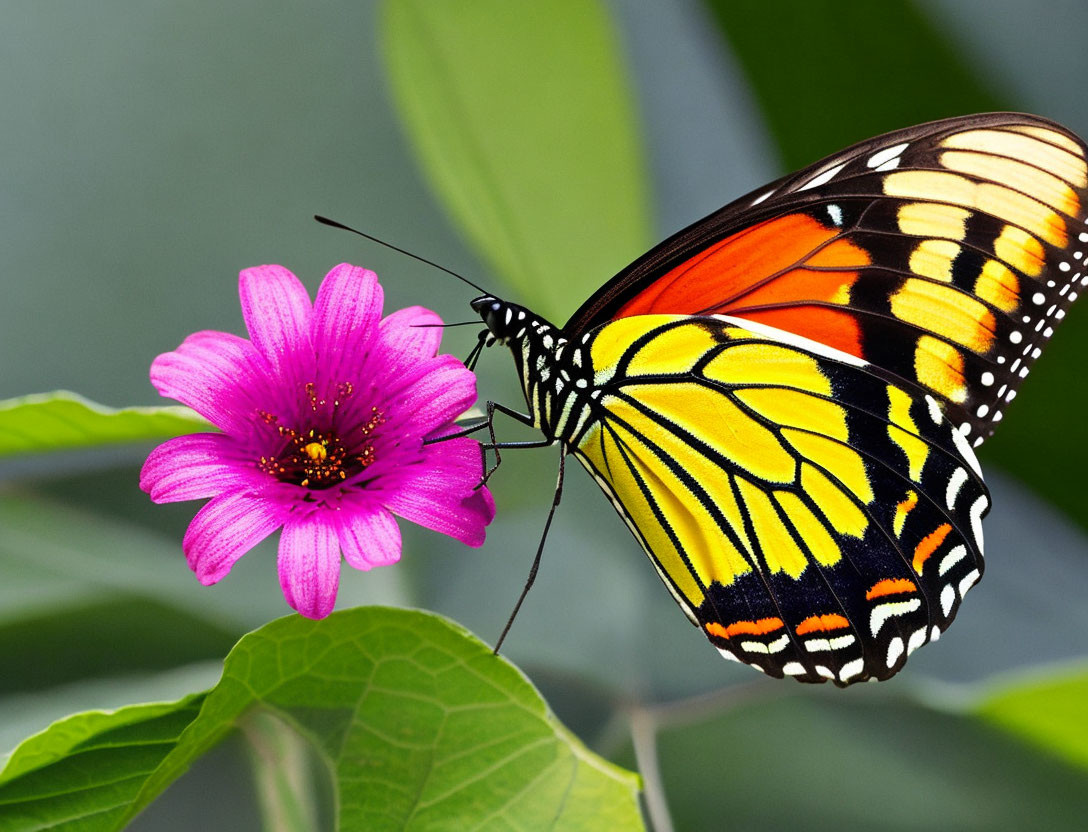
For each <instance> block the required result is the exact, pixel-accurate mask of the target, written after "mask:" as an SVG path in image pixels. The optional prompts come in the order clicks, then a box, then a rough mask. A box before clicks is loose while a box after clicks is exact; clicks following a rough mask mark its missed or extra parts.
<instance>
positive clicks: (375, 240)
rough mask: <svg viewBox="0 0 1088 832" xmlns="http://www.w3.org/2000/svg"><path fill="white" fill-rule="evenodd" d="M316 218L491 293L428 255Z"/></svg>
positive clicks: (315, 216) (318, 215) (324, 218)
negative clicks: (428, 257) (420, 254)
mask: <svg viewBox="0 0 1088 832" xmlns="http://www.w3.org/2000/svg"><path fill="white" fill-rule="evenodd" d="M314 219H315V220H317V221H318V222H319V223H321V224H322V225H328V226H330V227H332V228H339V229H340V230H341V231H350V232H351V233H352V234H358V235H359V236H360V237H365V238H366V239H368V240H370V241H371V242H373V243H377V244H378V245H380V246H385V247H386V248H391V249H393V251H396V252H399V253H401V254H403V255H405V256H406V257H411V258H412V259H413V260H418V261H419V262H420V263H426V264H427V265H428V266H433V267H434V268H436V269H438V270H439V271H443V272H445V273H446V274H448V275H452V276H453V277H456V278H457V279H458V280H460V281H461V282H462V283H467V284H468V285H469V286H471V287H472V288H473V289H475V290H476V291H477V292H479V293H480V294H481V295H489V294H491V293H490V292H488V291H487V290H486V289H483V288H481V287H479V286H477V285H476V284H475V283H473V282H472V281H471V280H469V279H468V278H467V277H464V276H463V275H459V274H458V273H457V272H455V271H453V270H452V269H447V268H446V267H445V266H440V265H439V264H438V263H435V262H434V261H433V260H428V259H427V258H426V257H420V256H419V255H418V254H412V252H410V251H405V250H404V249H402V248H401V247H400V246H395V245H393V244H392V243H387V242H386V241H385V240H379V239H378V238H377V237H375V236H373V235H371V234H367V233H365V232H363V231H360V230H359V229H357V228H352V227H351V226H350V225H344V224H343V223H342V222H337V221H336V220H330V219H329V218H328V217H323V216H321V215H320V214H314Z"/></svg>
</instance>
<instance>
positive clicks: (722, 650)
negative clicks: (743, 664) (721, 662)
mask: <svg viewBox="0 0 1088 832" xmlns="http://www.w3.org/2000/svg"><path fill="white" fill-rule="evenodd" d="M718 652H719V653H721V654H722V658H723V659H729V661H731V662H739V661H740V659H738V658H737V657H736V656H734V655H733V654H732V653H730V652H729V651H728V650H726V649H725V648H724V647H719V648H718Z"/></svg>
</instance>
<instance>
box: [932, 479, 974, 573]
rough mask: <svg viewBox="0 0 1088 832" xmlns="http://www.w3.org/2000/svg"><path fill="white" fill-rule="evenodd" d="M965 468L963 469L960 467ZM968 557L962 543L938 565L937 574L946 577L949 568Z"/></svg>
mask: <svg viewBox="0 0 1088 832" xmlns="http://www.w3.org/2000/svg"><path fill="white" fill-rule="evenodd" d="M960 470H963V469H960ZM965 557H967V547H966V546H964V545H963V544H962V543H961V544H960V545H959V546H957V547H956V548H954V549H953V550H952V551H951V552H949V553H948V554H947V555H945V556H944V558H942V559H941V565H940V566H939V567H937V574H938V575H940V576H941V577H944V576H945V575H946V574H947V573H948V570H949V569H951V568H952V567H953V566H955V565H956V564H957V563H959V562H960V561H961V560H963V559H964V558H965Z"/></svg>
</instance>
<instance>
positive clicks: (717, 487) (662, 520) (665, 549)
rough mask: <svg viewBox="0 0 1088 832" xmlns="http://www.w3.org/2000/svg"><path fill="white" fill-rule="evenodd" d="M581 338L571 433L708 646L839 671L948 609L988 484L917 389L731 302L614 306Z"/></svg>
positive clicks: (908, 642)
mask: <svg viewBox="0 0 1088 832" xmlns="http://www.w3.org/2000/svg"><path fill="white" fill-rule="evenodd" d="M583 341H584V344H585V346H584V347H583V348H582V353H583V354H588V355H589V356H590V357H591V362H592V369H593V372H594V379H595V387H594V390H593V396H594V404H593V407H592V418H590V419H588V420H587V421H586V426H585V428H584V429H583V430H582V432H581V433H580V435H578V436H577V437H575V438H574V440H573V443H572V444H573V450H574V452H575V454H576V455H577V456H578V458H579V459H580V460H581V461H582V463H583V464H584V465H585V466H586V468H587V469H588V470H589V471H590V473H591V474H592V475H593V476H594V478H595V479H596V480H597V482H598V483H599V484H600V485H601V487H602V488H603V489H604V491H605V492H606V494H608V496H609V497H610V499H611V500H612V501H613V503H614V505H615V506H616V508H617V510H618V511H619V512H620V514H621V515H622V516H623V517H624V518H625V520H626V521H627V523H628V525H629V526H630V528H631V530H632V531H633V532H634V534H635V537H636V538H637V539H638V540H639V541H640V543H641V544H642V546H643V548H644V549H645V550H646V552H647V553H648V554H649V556H650V559H651V560H652V561H653V563H654V564H655V566H656V567H657V569H658V572H659V574H660V575H661V577H662V580H663V581H664V582H665V584H666V585H667V586H668V587H669V589H670V590H671V591H672V593H673V596H674V597H675V598H676V600H677V602H678V603H679V604H680V606H681V607H682V608H683V609H684V610H685V611H686V612H687V614H688V616H689V618H690V619H691V620H692V621H693V623H695V624H697V625H698V626H699V627H700V628H701V629H702V630H703V632H704V633H705V634H706V636H707V637H708V638H709V639H710V641H711V642H712V643H713V644H714V646H715V647H717V648H718V649H719V650H720V651H721V653H722V655H723V656H725V657H726V658H731V659H736V660H739V661H742V662H746V663H748V664H751V665H753V666H755V667H757V668H759V669H761V670H763V671H764V672H766V673H768V674H770V675H772V676H778V677H781V676H783V675H789V676H794V677H795V678H797V679H800V680H802V681H809V682H819V681H824V680H828V679H829V680H832V681H834V682H835V683H836V684H839V685H845V684H849V683H852V682H856V681H862V680H865V679H870V678H877V679H884V678H887V677H889V676H891V675H893V674H894V673H895V672H897V671H898V670H899V669H900V668H901V667H902V666H903V663H904V662H905V661H906V658H907V656H908V655H909V654H910V653H911V652H913V651H914V650H915V649H917V648H918V647H920V646H921V645H923V644H925V643H926V642H928V641H931V640H933V639H935V638H937V637H938V635H939V634H940V633H941V632H943V631H944V630H945V629H946V628H947V627H948V625H949V624H950V623H951V622H952V619H953V618H954V617H955V615H956V611H957V609H958V607H959V604H960V601H961V600H962V598H963V595H964V593H966V591H967V590H968V589H969V588H970V587H971V586H972V585H973V584H974V582H975V581H977V580H978V578H979V577H980V575H981V572H982V566H983V563H982V529H981V521H982V517H983V515H984V514H985V513H986V511H987V509H988V507H989V499H988V495H987V491H986V488H985V486H984V485H983V483H982V480H981V477H980V474H979V471H978V465H977V462H976V461H975V458H974V454H973V452H972V451H971V448H970V447H969V445H968V444H967V442H966V441H965V440H964V439H963V437H962V436H961V435H960V434H959V432H957V431H955V430H954V429H953V427H952V425H951V424H950V423H949V421H948V420H947V418H946V417H945V416H944V415H943V414H942V412H941V410H940V408H939V407H938V406H937V403H936V401H935V400H933V399H932V397H928V396H925V395H921V396H917V395H912V393H910V392H908V391H907V390H906V389H904V388H902V387H899V386H897V385H896V384H893V383H890V382H889V380H888V378H889V377H888V374H885V373H882V372H881V371H879V370H878V369H875V368H872V367H870V366H869V365H867V364H866V363H865V362H863V361H860V360H858V359H856V358H853V357H851V356H848V355H845V354H838V353H835V351H833V350H828V349H827V348H826V347H823V346H821V345H819V344H815V343H812V342H809V341H806V340H804V339H799V338H796V337H793V336H790V335H789V334H787V333H780V332H777V331H775V330H771V329H768V328H764V327H761V326H760V325H758V324H756V325H748V324H747V322H744V321H741V320H738V319H729V318H724V317H704V318H683V317H675V316H658V315H651V316H638V317H630V318H624V319H620V320H617V321H614V322H611V323H609V324H606V325H605V326H603V327H601V328H599V329H597V330H595V331H593V332H592V333H589V334H587V335H586V336H585V337H584V339H583Z"/></svg>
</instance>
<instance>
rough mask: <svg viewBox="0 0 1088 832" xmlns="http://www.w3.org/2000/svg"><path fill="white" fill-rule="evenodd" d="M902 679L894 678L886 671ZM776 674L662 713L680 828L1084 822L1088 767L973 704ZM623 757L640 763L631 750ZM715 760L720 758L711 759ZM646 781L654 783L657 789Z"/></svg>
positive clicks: (1002, 826)
mask: <svg viewBox="0 0 1088 832" xmlns="http://www.w3.org/2000/svg"><path fill="white" fill-rule="evenodd" d="M892 684H894V683H892ZM888 690H889V689H888V683H884V684H883V685H882V686H879V687H878V686H866V687H864V688H856V689H851V690H848V691H824V690H820V691H814V690H811V689H800V688H797V687H796V686H795V688H784V687H782V686H781V685H773V684H771V683H764V684H757V685H752V686H750V687H749V688H747V689H745V690H738V691H736V692H734V693H729V692H727V693H725V694H724V695H722V696H720V697H718V699H717V701H707V700H705V699H704V700H701V701H698V702H697V703H695V704H694V706H693V707H692V708H691V717H692V718H690V719H687V718H685V714H684V713H683V709H682V708H680V707H675V706H673V707H670V708H666V709H662V710H661V711H659V712H657V719H658V724H659V725H660V726H661V730H660V733H659V735H658V737H657V753H658V759H659V762H660V767H661V772H662V782H663V786H664V792H665V794H666V796H667V801H668V805H669V808H670V810H671V813H672V816H673V820H674V822H675V828H676V829H677V830H703V829H717V828H726V829H729V828H733V829H759V830H761V832H764V831H765V830H768V831H769V830H797V829H804V830H828V832H832V831H833V830H837V831H838V832H841V830H845V829H880V830H902V832H908V830H911V832H913V830H919V829H940V830H987V831H988V832H994V831H995V830H1008V832H1021V830H1024V829H1076V828H1081V827H1082V826H1083V818H1084V817H1085V815H1086V813H1088V778H1086V777H1085V772H1084V770H1083V768H1080V767H1078V766H1073V765H1069V764H1067V763H1066V762H1065V761H1064V760H1061V759H1059V758H1058V757H1056V756H1053V755H1051V754H1048V753H1046V752H1043V751H1041V750H1039V749H1038V748H1036V747H1033V746H1032V745H1029V744H1027V743H1024V742H1022V741H1021V740H1020V739H1019V738H1017V737H1014V736H1011V735H1009V734H1007V733H1004V732H1002V731H997V730H995V729H994V727H993V726H991V725H989V724H987V723H986V722H985V721H984V720H982V719H979V718H978V717H976V716H973V715H972V714H971V713H970V712H969V711H964V710H961V709H960V708H959V707H956V708H954V709H951V710H946V708H945V707H944V706H943V704H939V705H938V707H933V706H932V705H929V704H925V703H924V702H921V701H918V700H912V699H910V698H907V697H904V696H896V695H895V694H894V693H893V694H891V695H889V692H888ZM628 754H629V755H630V756H626V757H621V758H620V761H621V762H627V764H629V765H630V764H632V763H633V759H634V757H633V754H631V752H628ZM710 761H713V763H712V764H708V763H710ZM652 787H653V786H652V784H651V783H650V782H647V784H646V789H647V791H649V790H650V789H651V788H652Z"/></svg>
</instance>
